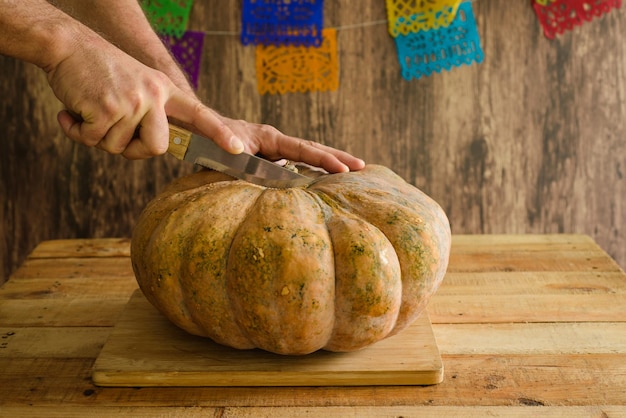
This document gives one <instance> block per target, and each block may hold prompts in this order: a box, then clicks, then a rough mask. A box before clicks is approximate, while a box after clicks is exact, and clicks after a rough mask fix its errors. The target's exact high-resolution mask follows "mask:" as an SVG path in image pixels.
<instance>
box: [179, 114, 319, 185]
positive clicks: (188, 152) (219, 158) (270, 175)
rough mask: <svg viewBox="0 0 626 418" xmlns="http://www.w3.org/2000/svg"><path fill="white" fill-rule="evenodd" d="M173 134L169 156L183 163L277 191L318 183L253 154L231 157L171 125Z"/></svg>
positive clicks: (190, 133) (203, 139)
mask: <svg viewBox="0 0 626 418" xmlns="http://www.w3.org/2000/svg"><path fill="white" fill-rule="evenodd" d="M169 131H170V132H169V133H170V141H169V148H168V150H167V152H169V153H170V154H172V155H173V156H174V157H176V158H178V159H179V160H183V161H188V162H190V163H193V164H198V165H201V166H203V167H207V168H211V169H213V170H217V171H220V172H222V173H225V174H228V175H230V176H233V177H236V178H238V179H241V180H245V181H247V182H250V183H254V184H257V185H260V186H265V187H271V188H276V189H286V188H290V187H301V186H306V185H308V184H311V183H312V182H313V180H315V179H314V178H311V177H308V176H303V175H302V174H299V173H296V172H294V171H291V170H288V169H286V168H284V167H281V166H280V165H278V164H275V163H273V162H271V161H268V160H266V159H263V158H260V157H257V156H255V155H252V154H248V153H245V152H242V153H241V154H231V153H229V152H228V151H226V150H224V149H222V148H221V147H220V146H219V145H217V144H216V143H215V142H213V141H212V140H210V139H208V138H205V137H203V136H200V135H197V134H194V133H193V132H190V131H188V130H186V129H183V128H181V127H179V126H176V125H172V124H170V126H169Z"/></svg>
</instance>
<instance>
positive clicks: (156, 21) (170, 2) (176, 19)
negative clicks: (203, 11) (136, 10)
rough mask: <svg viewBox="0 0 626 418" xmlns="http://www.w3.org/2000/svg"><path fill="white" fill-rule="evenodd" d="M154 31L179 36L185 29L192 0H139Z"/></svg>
mask: <svg viewBox="0 0 626 418" xmlns="http://www.w3.org/2000/svg"><path fill="white" fill-rule="evenodd" d="M140 3H141V7H142V8H143V11H144V13H145V14H146V17H147V18H148V20H149V21H150V23H151V24H152V27H153V28H154V30H155V32H157V33H159V34H161V35H167V36H175V37H177V38H180V37H182V36H183V34H184V33H185V30H186V29H187V23H188V21H189V13H190V12H191V7H192V6H193V0H141V1H140Z"/></svg>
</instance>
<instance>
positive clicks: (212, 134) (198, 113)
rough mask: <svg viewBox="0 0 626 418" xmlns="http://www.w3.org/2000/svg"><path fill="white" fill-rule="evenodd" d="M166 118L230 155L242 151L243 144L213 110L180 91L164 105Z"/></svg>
mask: <svg viewBox="0 0 626 418" xmlns="http://www.w3.org/2000/svg"><path fill="white" fill-rule="evenodd" d="M165 112H166V113H167V115H168V116H170V117H172V118H174V119H176V120H178V121H180V122H183V123H185V124H187V125H189V126H190V127H192V128H195V130H196V131H197V132H198V133H200V134H202V135H204V136H207V137H208V138H210V139H212V140H213V142H215V143H216V144H217V145H219V146H220V147H221V148H223V149H224V150H226V151H228V152H230V153H231V154H239V153H241V152H243V151H244V143H243V141H242V140H241V138H239V137H238V136H237V135H235V133H234V132H233V130H232V129H230V128H229V127H228V125H226V124H225V123H224V122H223V121H222V120H221V119H220V118H219V117H218V115H217V113H215V112H214V111H213V110H211V109H210V108H208V107H207V106H205V105H203V104H202V103H201V102H200V101H198V100H197V99H195V98H192V97H190V96H188V95H186V94H184V93H183V92H182V91H179V92H176V93H174V94H173V95H172V96H171V97H170V98H169V100H168V101H167V103H166V104H165Z"/></svg>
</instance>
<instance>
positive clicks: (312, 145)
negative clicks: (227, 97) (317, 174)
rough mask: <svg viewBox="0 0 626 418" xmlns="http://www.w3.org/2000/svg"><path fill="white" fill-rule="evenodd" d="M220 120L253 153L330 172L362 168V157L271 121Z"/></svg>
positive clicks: (245, 148) (223, 118) (247, 150)
mask: <svg viewBox="0 0 626 418" xmlns="http://www.w3.org/2000/svg"><path fill="white" fill-rule="evenodd" d="M218 117H219V118H220V119H221V121H222V122H223V123H224V124H225V125H226V126H227V127H229V128H230V130H231V131H232V132H233V133H235V135H236V136H237V137H238V138H240V139H241V140H242V141H243V143H244V150H245V151H246V152H249V153H250V154H257V153H258V154H261V155H262V156H263V157H265V158H267V159H269V160H274V161H275V160H280V159H282V158H285V159H288V160H291V161H300V162H304V163H307V164H310V165H313V166H316V167H321V168H323V169H325V170H326V171H329V172H331V173H340V172H345V171H350V170H353V171H354V170H360V169H362V168H363V167H364V166H365V163H364V162H363V160H361V159H359V158H356V157H354V156H353V155H351V154H349V153H347V152H345V151H341V150H338V149H335V148H332V147H329V146H326V145H323V144H320V143H317V142H314V141H310V140H304V139H301V138H297V137H293V136H288V135H285V134H283V133H282V132H280V131H279V130H278V129H276V128H274V127H273V126H270V125H262V124H257V123H250V122H246V121H245V120H235V119H230V118H227V117H224V116H219V115H218Z"/></svg>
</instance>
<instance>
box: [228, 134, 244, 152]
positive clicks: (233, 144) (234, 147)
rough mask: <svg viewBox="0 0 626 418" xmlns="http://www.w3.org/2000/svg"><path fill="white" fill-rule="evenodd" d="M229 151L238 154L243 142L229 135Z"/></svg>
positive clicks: (241, 149)
mask: <svg viewBox="0 0 626 418" xmlns="http://www.w3.org/2000/svg"><path fill="white" fill-rule="evenodd" d="M229 145H230V152H232V153H234V154H239V153H240V152H243V149H244V147H243V142H241V139H239V138H237V137H236V136H231V137H230V144H229Z"/></svg>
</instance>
